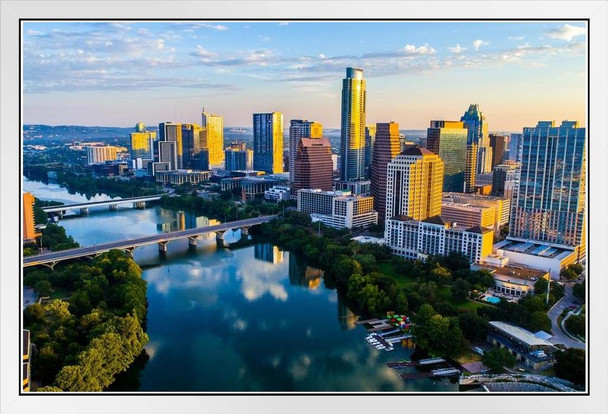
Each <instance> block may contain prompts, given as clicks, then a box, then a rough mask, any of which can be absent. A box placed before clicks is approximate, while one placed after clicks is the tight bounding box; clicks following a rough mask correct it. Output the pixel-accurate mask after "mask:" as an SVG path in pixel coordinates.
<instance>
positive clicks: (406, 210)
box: [386, 146, 444, 220]
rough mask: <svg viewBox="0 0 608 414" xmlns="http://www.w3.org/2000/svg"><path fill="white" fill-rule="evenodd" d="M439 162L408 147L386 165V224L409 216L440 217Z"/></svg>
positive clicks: (421, 218) (429, 154)
mask: <svg viewBox="0 0 608 414" xmlns="http://www.w3.org/2000/svg"><path fill="white" fill-rule="evenodd" d="M443 168H444V166H443V161H442V160H441V158H439V156H438V155H437V154H434V153H433V152H431V151H429V150H427V149H426V148H421V147H419V146H412V147H409V148H407V149H405V151H403V152H402V153H401V154H399V155H397V156H396V157H395V158H393V160H392V161H391V162H389V163H388V165H387V176H386V220H388V219H389V218H391V217H394V216H401V215H403V216H409V217H412V218H414V219H415V220H424V219H425V218H427V217H432V216H436V215H439V214H441V194H442V191H441V188H442V184H443Z"/></svg>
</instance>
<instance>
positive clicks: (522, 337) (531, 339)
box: [489, 321, 553, 347]
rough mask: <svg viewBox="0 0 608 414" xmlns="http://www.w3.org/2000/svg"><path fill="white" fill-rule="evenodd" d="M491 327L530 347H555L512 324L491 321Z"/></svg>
mask: <svg viewBox="0 0 608 414" xmlns="http://www.w3.org/2000/svg"><path fill="white" fill-rule="evenodd" d="M489 323H490V325H491V326H493V327H495V328H496V329H498V330H500V331H502V332H504V333H505V334H507V335H509V336H511V337H513V338H516V339H517V340H519V341H520V342H523V343H525V344H526V345H528V346H548V347H553V344H551V343H549V342H547V341H545V340H544V339H541V338H539V337H537V336H535V335H534V334H533V333H532V332H530V331H528V330H526V329H524V328H521V327H519V326H515V325H511V324H510V323H506V322H500V321H490V322H489Z"/></svg>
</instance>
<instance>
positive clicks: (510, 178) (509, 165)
mask: <svg viewBox="0 0 608 414" xmlns="http://www.w3.org/2000/svg"><path fill="white" fill-rule="evenodd" d="M518 187H519V165H518V163H517V162H515V161H507V162H505V163H504V164H499V165H497V166H496V167H494V171H493V172H492V195H494V196H498V197H504V198H506V199H508V200H512V199H513V196H514V195H515V193H516V191H517V189H518Z"/></svg>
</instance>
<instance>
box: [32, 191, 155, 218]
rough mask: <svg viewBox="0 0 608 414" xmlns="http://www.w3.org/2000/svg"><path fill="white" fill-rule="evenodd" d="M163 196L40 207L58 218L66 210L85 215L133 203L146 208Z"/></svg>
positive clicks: (134, 205)
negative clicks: (96, 208) (148, 202)
mask: <svg viewBox="0 0 608 414" xmlns="http://www.w3.org/2000/svg"><path fill="white" fill-rule="evenodd" d="M163 195H164V194H156V195H151V196H142V197H130V198H116V199H114V200H106V201H89V202H86V203H77V204H63V205H60V206H49V207H42V210H44V212H46V213H59V216H60V217H63V215H64V214H65V213H66V211H68V210H80V213H81V214H87V213H88V212H89V208H90V207H103V206H108V207H110V211H114V210H116V208H117V206H118V205H119V204H126V203H133V207H136V208H144V207H146V201H156V200H160V198H161V197H162V196H163Z"/></svg>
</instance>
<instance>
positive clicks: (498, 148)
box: [490, 134, 508, 170]
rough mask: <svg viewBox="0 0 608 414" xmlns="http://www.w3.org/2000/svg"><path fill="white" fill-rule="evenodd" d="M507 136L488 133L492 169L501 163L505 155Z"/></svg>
mask: <svg viewBox="0 0 608 414" xmlns="http://www.w3.org/2000/svg"><path fill="white" fill-rule="evenodd" d="M507 139H508V137H507V136H505V135H497V134H490V147H491V148H492V170H494V167H496V166H497V165H498V164H501V163H502V161H503V158H504V155H505V149H506V146H507Z"/></svg>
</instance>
